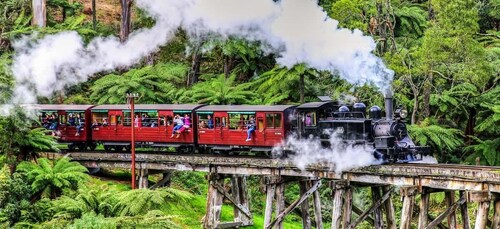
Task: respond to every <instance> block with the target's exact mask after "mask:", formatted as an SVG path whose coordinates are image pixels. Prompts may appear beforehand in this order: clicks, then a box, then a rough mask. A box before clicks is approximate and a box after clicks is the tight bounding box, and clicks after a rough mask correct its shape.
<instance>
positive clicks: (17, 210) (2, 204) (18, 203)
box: [0, 167, 32, 225]
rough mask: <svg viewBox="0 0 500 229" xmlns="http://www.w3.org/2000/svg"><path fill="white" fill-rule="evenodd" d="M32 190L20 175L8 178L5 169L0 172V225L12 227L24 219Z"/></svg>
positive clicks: (8, 175)
mask: <svg viewBox="0 0 500 229" xmlns="http://www.w3.org/2000/svg"><path fill="white" fill-rule="evenodd" d="M31 193H32V190H31V188H30V186H29V184H27V183H26V182H25V181H24V180H23V178H22V176H21V175H20V174H17V173H15V174H13V175H12V176H10V174H9V171H8V169H7V167H3V168H2V169H1V170H0V224H5V223H6V224H7V225H12V224H14V223H16V222H19V221H22V220H23V219H26V217H25V215H24V213H25V212H26V211H28V210H29V208H30V206H31V204H30V201H29V198H30V197H31Z"/></svg>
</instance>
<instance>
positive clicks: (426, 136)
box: [408, 122, 463, 152]
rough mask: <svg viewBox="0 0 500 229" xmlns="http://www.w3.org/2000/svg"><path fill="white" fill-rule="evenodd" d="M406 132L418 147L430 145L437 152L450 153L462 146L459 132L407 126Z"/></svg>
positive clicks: (428, 126)
mask: <svg viewBox="0 0 500 229" xmlns="http://www.w3.org/2000/svg"><path fill="white" fill-rule="evenodd" d="M408 132H409V133H410V136H411V137H412V139H413V140H414V141H416V143H418V144H420V145H430V146H432V148H433V149H434V150H437V151H439V152H441V151H443V150H446V151H452V150H455V149H457V148H458V147H459V146H461V145H463V140H462V138H461V136H462V135H463V134H462V132H461V131H460V130H457V129H453V128H445V127H442V126H438V125H427V124H426V122H423V124H421V125H409V126H408Z"/></svg>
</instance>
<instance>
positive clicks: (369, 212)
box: [349, 188, 392, 228]
mask: <svg viewBox="0 0 500 229" xmlns="http://www.w3.org/2000/svg"><path fill="white" fill-rule="evenodd" d="M391 192H392V188H391V189H390V190H389V191H388V192H386V193H385V195H384V196H382V198H381V199H380V200H378V201H377V202H375V203H373V204H372V206H371V207H370V208H369V209H368V210H367V211H365V212H364V213H363V214H361V215H360V216H359V218H358V219H357V220H356V221H355V222H354V223H352V224H351V225H349V228H356V226H358V224H359V223H361V222H362V221H363V220H365V218H366V217H367V216H368V215H369V214H371V213H372V212H373V211H374V210H375V209H376V208H378V207H380V205H382V203H384V202H385V201H386V200H387V199H388V198H389V197H390V196H391Z"/></svg>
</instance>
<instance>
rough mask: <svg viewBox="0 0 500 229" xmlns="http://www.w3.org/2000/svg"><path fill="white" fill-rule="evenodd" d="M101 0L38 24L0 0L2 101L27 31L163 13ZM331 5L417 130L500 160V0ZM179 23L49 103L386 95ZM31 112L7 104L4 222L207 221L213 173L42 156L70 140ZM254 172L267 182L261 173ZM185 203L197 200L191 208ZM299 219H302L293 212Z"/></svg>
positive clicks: (447, 155) (134, 24) (92, 27)
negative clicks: (95, 171) (165, 180)
mask: <svg viewBox="0 0 500 229" xmlns="http://www.w3.org/2000/svg"><path fill="white" fill-rule="evenodd" d="M283 1H285V0H283ZM91 2H92V1H90V0H47V23H46V24H47V25H46V26H45V27H37V26H33V25H32V23H31V22H32V19H33V18H32V13H33V12H32V5H31V3H32V1H30V0H2V1H1V2H0V12H1V13H0V103H1V104H6V105H9V106H15V104H13V101H14V100H13V98H14V97H15V95H16V91H15V90H14V88H15V86H16V84H20V83H23V81H22V80H29V79H21V80H20V78H19V77H16V71H15V70H13V69H15V68H14V67H13V65H15V64H14V60H15V58H16V55H18V52H25V50H22V48H19V46H20V45H21V44H22V42H19V41H20V40H23V39H27V38H26V37H29V38H28V39H29V40H32V41H33V40H37V39H42V38H44V37H46V36H50V35H54V34H60V33H61V32H64V31H76V33H78V34H79V35H80V36H81V37H82V42H83V43H84V44H88V43H89V42H91V41H92V40H93V39H94V38H97V37H108V36H115V37H119V38H120V39H121V40H122V41H125V40H126V39H127V36H128V32H127V31H126V30H130V32H131V33H134V32H135V31H141V30H143V29H148V28H152V27H153V26H154V25H155V23H156V22H155V20H154V19H153V18H152V17H151V15H148V13H147V12H146V11H145V10H142V9H140V8H138V7H137V6H135V4H134V3H133V2H132V1H130V2H131V4H132V5H131V10H130V18H131V23H130V28H127V29H124V28H123V23H121V22H120V17H121V12H122V11H121V5H120V1H118V0H100V1H97V8H96V9H97V10H96V12H95V14H94V12H93V10H92V4H91ZM94 2H95V1H94ZM122 2H127V1H122ZM318 6H319V7H321V8H322V9H323V10H324V11H325V12H326V13H327V15H328V17H330V18H332V19H335V20H337V21H338V25H339V27H342V28H347V29H351V30H359V31H361V32H362V33H363V34H364V35H366V36H371V37H372V38H373V40H374V41H375V45H376V47H375V48H374V51H373V54H375V55H376V56H378V57H380V58H381V59H382V60H383V62H384V63H385V64H386V65H387V67H388V68H389V69H392V70H393V71H394V79H393V81H392V82H390V84H391V86H392V89H393V91H394V96H395V98H396V103H398V104H401V105H403V106H404V107H406V109H407V110H408V111H409V114H410V115H409V117H408V120H407V122H408V123H409V124H410V125H409V129H410V134H411V135H412V137H413V139H415V140H416V141H417V142H418V143H419V144H421V145H429V146H431V147H432V152H433V154H434V156H435V157H436V158H438V161H439V162H442V163H467V164H476V163H480V164H481V165H500V153H498V152H500V85H499V83H500V32H499V29H500V0H447V1H444V0H429V1H426V0H413V1H410V0H320V1H319V2H318ZM94 16H95V17H94ZM292 26H293V25H292ZM297 29H300V28H299V27H298V28H297ZM124 30H125V31H124ZM171 36H172V38H171V39H170V40H169V41H168V42H167V43H165V44H163V45H162V46H161V47H159V48H157V49H155V50H154V51H153V52H152V53H149V54H147V55H145V57H143V58H141V59H140V61H139V62H137V63H134V64H133V65H132V66H118V67H117V68H114V69H112V70H105V71H95V72H92V73H91V74H90V75H88V78H86V79H85V80H81V79H77V78H75V77H72V76H70V75H68V72H61V73H58V77H61V78H60V79H61V81H64V82H68V81H71V80H73V81H74V82H72V83H68V84H62V85H49V87H54V88H56V90H55V91H53V92H51V93H50V94H47V93H43V91H41V89H40V88H36V89H35V91H36V92H37V96H36V98H35V99H36V102H38V103H65V104H118V103H125V102H126V97H125V94H126V93H129V92H134V93H138V94H139V95H140V97H139V98H138V103H145V104H160V103H203V104H300V103H304V102H310V101H317V96H322V95H327V96H330V97H331V98H332V99H334V100H339V101H342V102H354V101H361V102H364V103H365V104H366V105H367V106H368V107H369V106H372V105H379V106H383V94H382V93H381V92H380V89H381V88H379V87H378V85H377V84H376V83H375V82H370V81H368V82H364V83H362V84H359V83H355V82H353V81H350V80H346V78H345V77H341V73H339V72H336V71H326V70H324V69H317V68H315V67H314V66H309V65H308V64H307V63H299V64H295V65H293V66H283V65H281V64H280V63H279V62H278V61H277V59H276V58H277V56H276V55H277V54H276V53H273V52H269V51H268V50H265V49H262V46H263V44H262V43H261V42H259V41H257V40H255V39H251V40H248V39H244V38H242V37H231V36H229V37H219V36H201V37H200V36H198V37H193V36H191V34H190V32H189V31H186V30H184V29H183V28H178V29H176V31H175V33H174V34H172V35H171ZM139 51H140V50H138V52H139ZM47 55H48V54H47ZM50 55H57V52H56V53H51V54H50ZM63 58H64V57H63ZM116 58H117V59H119V58H118V57H116ZM42 80H43V79H42ZM14 102H16V101H14ZM7 110H8V111H7ZM31 119H32V118H31V117H30V116H29V115H27V114H24V113H23V112H22V111H20V110H19V109H17V108H9V109H7V108H5V106H3V107H2V116H0V127H1V128H0V153H1V156H2V157H1V159H0V164H2V165H3V169H2V170H1V172H0V223H1V225H3V226H14V225H15V226H16V227H34V228H37V227H43V228H46V227H54V228H66V227H71V228H82V227H84V226H83V225H85V226H87V227H92V226H93V227H95V228H108V227H109V228H116V227H162V228H165V227H169V228H176V227H184V228H190V227H193V226H196V225H199V220H200V219H199V218H196V216H198V215H202V214H203V213H202V212H203V210H202V209H198V208H197V207H199V208H203V207H204V206H203V204H204V202H203V201H204V200H203V199H202V198H201V199H200V197H199V196H197V195H200V194H203V193H204V192H205V191H206V189H205V187H206V185H204V184H203V183H204V182H205V181H204V179H203V176H202V175H201V174H184V173H179V174H178V177H179V178H176V179H178V180H184V181H189V182H179V183H175V180H174V182H173V186H174V187H176V188H177V189H175V188H161V189H156V190H128V187H126V185H123V184H116V183H112V182H106V181H100V180H97V179H95V178H91V177H90V176H88V175H86V173H85V172H86V169H85V168H84V167H81V166H80V165H78V164H76V163H73V162H70V161H69V160H68V159H66V158H62V159H59V160H55V161H49V160H47V159H43V158H38V155H37V152H40V151H47V150H54V151H57V144H56V143H55V142H54V139H53V138H52V137H51V136H49V135H46V134H45V130H43V129H36V128H35V129H33V128H31V127H32V123H31V122H30V120H31ZM31 121H35V120H31ZM37 158H38V159H37ZM116 173H120V172H119V171H118V172H117V171H113V174H114V175H116ZM125 176H127V175H125ZM128 176H130V175H129V174H128ZM251 182H255V184H256V186H258V184H259V181H258V180H257V179H253V180H251ZM181 190H184V191H181ZM259 191H260V190H258V189H256V190H254V193H255V194H254V196H253V197H252V198H253V199H254V200H255V201H253V202H254V203H252V204H253V205H255V206H252V207H255V208H261V207H262V206H261V205H262V203H261V201H259V200H262V196H259V195H258V193H259ZM294 191H295V193H294ZM296 191H297V190H296V187H295V190H294V188H291V189H290V190H289V191H287V192H288V194H289V195H296ZM326 192H327V190H325V193H326ZM131 196H135V199H133V200H134V201H131V200H132V198H130V197H131ZM164 200H168V201H164ZM179 202H192V203H197V205H193V206H190V207H191V208H193V209H190V207H189V206H188V207H184V208H183V207H180V205H182V204H176V203H179ZM259 202H260V203H259ZM169 211H171V212H172V211H173V212H177V213H178V214H183V213H186V214H189V212H191V211H195V212H198V213H197V214H194V216H193V217H194V218H193V219H191V218H185V217H176V216H172V215H168V214H166V213H165V212H169ZM325 211H327V210H325ZM193 221H194V224H193ZM290 221H291V222H292V224H290V227H292V226H293V221H294V219H290Z"/></svg>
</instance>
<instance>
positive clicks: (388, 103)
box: [385, 88, 393, 119]
mask: <svg viewBox="0 0 500 229" xmlns="http://www.w3.org/2000/svg"><path fill="white" fill-rule="evenodd" d="M392 103H393V101H392V89H391V88H389V89H387V91H386V92H385V117H386V118H387V119H392V118H393V111H392Z"/></svg>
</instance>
